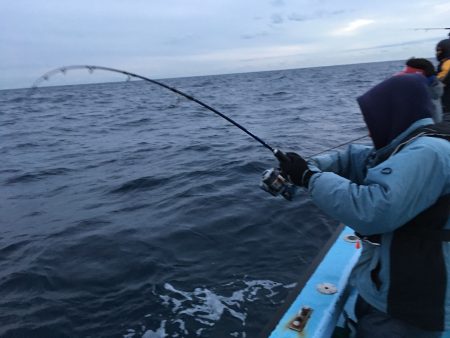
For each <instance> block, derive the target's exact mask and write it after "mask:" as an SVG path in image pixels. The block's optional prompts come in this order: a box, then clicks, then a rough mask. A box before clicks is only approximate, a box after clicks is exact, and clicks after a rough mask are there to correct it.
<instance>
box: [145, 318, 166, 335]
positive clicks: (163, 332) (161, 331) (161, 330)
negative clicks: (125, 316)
mask: <svg viewBox="0 0 450 338" xmlns="http://www.w3.org/2000/svg"><path fill="white" fill-rule="evenodd" d="M165 337H167V335H166V321H165V320H163V321H162V322H161V326H160V327H159V329H157V330H156V331H152V330H148V331H145V333H144V334H143V335H142V338H165Z"/></svg>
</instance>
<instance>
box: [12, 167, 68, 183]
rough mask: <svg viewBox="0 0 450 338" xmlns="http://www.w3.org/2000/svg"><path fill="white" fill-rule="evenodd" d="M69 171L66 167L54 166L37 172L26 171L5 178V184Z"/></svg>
mask: <svg viewBox="0 0 450 338" xmlns="http://www.w3.org/2000/svg"><path fill="white" fill-rule="evenodd" d="M71 171H72V169H68V168H54V169H47V170H41V171H38V172H34V173H26V174H23V175H18V176H15V177H12V178H9V179H7V180H6V184H14V183H24V182H32V181H39V180H42V179H45V178H47V177H48V176H57V175H66V174H67V173H69V172H71Z"/></svg>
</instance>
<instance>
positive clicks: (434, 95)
mask: <svg viewBox="0 0 450 338" xmlns="http://www.w3.org/2000/svg"><path fill="white" fill-rule="evenodd" d="M404 74H422V75H423V76H425V77H426V78H427V82H428V90H429V92H430V96H431V102H432V103H433V110H432V111H431V117H432V118H433V121H434V122H435V123H440V122H442V95H443V94H444V84H443V83H442V82H441V81H440V80H439V79H438V78H437V76H436V75H437V73H436V70H435V68H434V65H433V64H432V63H431V62H430V61H429V60H427V59H425V58H410V59H408V60H407V61H406V67H405V69H403V71H401V72H399V73H397V74H395V75H404Z"/></svg>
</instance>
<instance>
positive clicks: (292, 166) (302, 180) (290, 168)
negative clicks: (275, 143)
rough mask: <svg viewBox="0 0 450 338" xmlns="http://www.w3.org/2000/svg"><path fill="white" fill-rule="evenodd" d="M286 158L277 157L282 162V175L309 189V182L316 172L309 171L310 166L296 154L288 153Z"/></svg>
mask: <svg viewBox="0 0 450 338" xmlns="http://www.w3.org/2000/svg"><path fill="white" fill-rule="evenodd" d="M283 155H285V156H277V158H278V160H279V161H280V169H281V174H282V175H283V174H284V175H286V176H287V178H289V180H290V181H291V182H292V183H294V184H295V185H298V186H300V187H305V188H308V184H309V180H310V178H311V176H312V175H313V174H315V173H314V172H312V171H311V170H309V168H308V164H307V163H306V161H305V160H304V159H303V157H301V156H300V155H298V154H296V153H286V154H283Z"/></svg>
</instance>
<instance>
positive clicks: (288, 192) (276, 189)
mask: <svg viewBox="0 0 450 338" xmlns="http://www.w3.org/2000/svg"><path fill="white" fill-rule="evenodd" d="M75 69H87V70H88V71H89V72H90V73H93V72H94V70H104V71H108V72H113V73H119V74H123V75H126V76H127V81H129V80H130V79H131V78H137V79H141V80H144V81H146V82H149V83H153V84H155V85H158V86H160V87H163V88H166V89H168V90H170V91H172V92H174V93H175V94H178V95H181V96H183V97H185V98H186V99H188V100H190V101H193V102H195V103H197V104H199V105H200V106H202V107H204V108H206V109H207V110H209V111H212V112H213V113H215V114H217V115H219V116H220V117H222V118H224V119H225V120H227V121H228V122H230V123H232V124H233V125H234V126H236V127H238V128H239V129H241V130H242V131H243V132H245V133H246V134H247V135H249V136H250V137H252V138H253V139H254V140H256V141H258V142H259V143H260V144H262V145H263V146H264V147H265V148H267V149H269V150H270V151H271V152H272V153H273V154H274V155H275V157H276V158H277V159H278V161H280V162H285V161H289V159H288V157H287V156H286V154H284V153H283V152H282V151H281V150H278V149H275V148H273V147H271V146H270V145H268V144H267V143H266V142H264V141H263V140H262V139H261V138H259V137H258V136H256V135H255V134H253V133H251V132H250V131H248V130H247V129H246V128H244V127H243V126H242V125H240V124H239V123H237V122H236V121H234V120H233V119H231V118H230V117H228V116H226V115H225V114H223V113H221V112H220V111H218V110H217V109H215V108H213V107H211V106H210V105H208V104H206V103H204V102H202V101H200V100H199V99H197V98H195V97H193V96H191V95H189V94H186V93H185V92H183V91H181V90H179V89H177V88H174V87H171V86H169V85H166V84H165V83H162V82H159V81H156V80H153V79H149V78H148V77H145V76H142V75H139V74H135V73H131V72H127V71H125V70H120V69H115V68H110V67H103V66H92V65H73V66H66V67H60V68H56V69H53V70H51V71H49V72H47V73H45V74H44V75H42V76H41V77H39V78H38V79H37V80H36V81H35V82H34V83H33V85H32V87H31V89H32V90H35V89H36V88H37V87H38V85H39V84H40V83H41V82H43V81H47V80H48V79H49V78H50V77H51V76H53V75H56V74H59V73H62V74H64V75H65V74H66V72H67V71H69V70H75ZM365 137H367V135H365V136H362V137H359V138H357V139H353V140H351V141H349V142H345V143H342V144H339V145H337V146H334V147H332V148H329V149H327V150H324V151H321V152H319V153H316V154H314V155H312V156H315V155H318V154H322V153H324V152H326V151H328V150H332V149H336V148H338V147H341V146H343V145H346V144H349V143H351V142H354V141H357V140H360V139H363V138H365ZM260 187H261V188H262V189H263V190H265V191H267V192H269V193H270V194H272V195H274V196H277V195H282V196H283V197H284V198H285V199H287V200H289V201H291V200H292V198H293V196H294V194H295V190H296V187H295V186H294V185H293V184H292V183H291V182H289V181H288V180H287V179H286V178H285V177H284V175H283V174H282V173H281V171H280V169H278V168H272V169H268V170H266V171H264V173H263V177H262V182H261V184H260Z"/></svg>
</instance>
